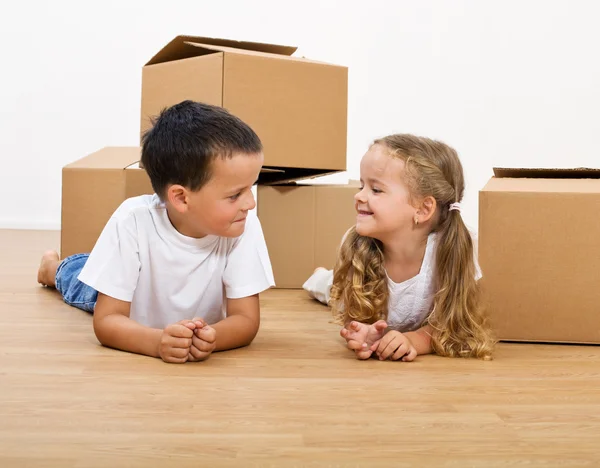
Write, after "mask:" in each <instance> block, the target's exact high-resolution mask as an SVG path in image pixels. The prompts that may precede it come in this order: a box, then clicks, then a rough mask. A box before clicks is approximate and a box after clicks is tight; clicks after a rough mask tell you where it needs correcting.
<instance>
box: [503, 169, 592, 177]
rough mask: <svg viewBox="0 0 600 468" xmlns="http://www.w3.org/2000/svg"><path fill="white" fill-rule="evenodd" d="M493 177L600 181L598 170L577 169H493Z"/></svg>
mask: <svg viewBox="0 0 600 468" xmlns="http://www.w3.org/2000/svg"><path fill="white" fill-rule="evenodd" d="M494 176H496V177H503V178H514V179H521V178H526V179H600V169H593V168H589V167H577V168H568V169H564V168H508V167H495V168H494Z"/></svg>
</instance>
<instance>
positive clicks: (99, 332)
mask: <svg viewBox="0 0 600 468" xmlns="http://www.w3.org/2000/svg"><path fill="white" fill-rule="evenodd" d="M104 319H105V317H101V318H98V317H96V316H94V319H93V326H94V335H96V339H97V340H98V341H99V342H100V344H101V345H102V346H107V345H108V341H107V340H108V336H109V333H107V330H106V328H107V327H106V320H104Z"/></svg>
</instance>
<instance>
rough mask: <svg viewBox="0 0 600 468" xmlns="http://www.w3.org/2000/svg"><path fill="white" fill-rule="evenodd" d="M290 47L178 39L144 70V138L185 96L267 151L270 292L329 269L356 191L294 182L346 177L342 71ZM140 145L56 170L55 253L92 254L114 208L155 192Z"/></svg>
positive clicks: (262, 187) (263, 188)
mask: <svg viewBox="0 0 600 468" xmlns="http://www.w3.org/2000/svg"><path fill="white" fill-rule="evenodd" d="M295 50H296V49H295V48H294V47H287V46H280V45H273V44H258V43H251V42H239V41H231V40H224V39H214V38H206V37H192V36H178V37H176V38H175V39H173V40H172V41H171V42H170V43H169V44H167V45H166V46H165V47H163V48H162V49H161V50H160V51H159V52H158V53H157V54H156V55H155V56H154V57H153V58H152V59H151V60H150V61H149V62H148V63H147V64H146V65H145V66H144V67H143V69H142V104H141V124H140V128H141V131H142V132H144V131H145V130H146V129H148V128H149V127H150V125H151V118H152V117H154V116H156V115H157V114H158V113H159V112H160V111H161V110H162V109H164V108H165V107H169V106H171V105H173V104H176V103H178V102H181V101H183V100H185V99H191V100H195V101H201V102H205V103H208V104H213V105H219V106H223V107H225V108H226V109H228V110H229V111H230V112H231V113H233V114H235V115H237V116H238V117H240V118H241V119H242V120H244V121H245V122H246V123H248V124H249V125H250V126H251V127H252V128H253V129H254V130H255V131H256V133H257V134H258V136H259V137H260V138H261V140H262V142H263V145H264V154H265V163H264V170H263V171H262V172H261V175H260V177H259V181H258V184H259V187H258V190H257V192H258V193H257V199H258V200H257V203H258V206H257V213H258V216H259V218H260V220H261V223H262V226H263V230H264V233H265V239H266V242H267V246H268V248H269V254H270V256H271V260H272V263H273V270H274V274H275V281H276V283H277V287H284V288H299V287H301V286H302V283H303V282H304V281H305V280H306V279H307V278H308V277H309V276H310V274H311V273H312V271H313V270H314V269H315V268H316V267H317V266H325V267H328V268H332V267H333V264H334V261H335V256H336V250H337V248H338V246H339V243H340V241H341V238H342V236H343V234H344V232H346V230H347V229H348V228H349V227H350V226H352V225H353V223H354V219H355V211H354V204H353V198H352V197H353V195H354V193H355V192H356V186H354V185H338V186H323V185H315V186H312V185H296V184H295V183H294V182H295V181H297V180H301V179H310V178H313V177H316V176H320V175H325V174H331V173H335V172H340V171H345V170H346V139H347V138H346V137H347V133H346V129H347V99H348V70H347V68H346V67H342V66H337V65H330V64H326V63H320V62H315V61H311V60H308V59H305V58H298V57H293V56H292V54H293V53H294V52H295ZM139 159H140V149H139V148H138V147H125V148H119V147H111V148H104V149H102V150H100V151H98V152H96V153H94V154H91V155H89V156H87V157H85V158H83V159H80V160H78V161H76V162H74V163H72V164H69V165H68V166H66V167H64V168H63V192H62V237H61V256H62V257H65V256H68V255H71V254H74V253H79V252H89V251H90V250H91V249H92V247H93V246H94V243H95V242H96V240H97V238H98V236H99V235H100V232H101V231H102V228H103V227H104V225H105V223H106V222H107V221H108V219H109V217H110V215H111V214H112V213H113V212H114V210H115V209H116V208H117V207H118V206H119V204H120V203H121V202H122V201H123V200H125V199H126V198H128V197H132V196H136V195H141V194H146V193H153V192H152V187H151V186H150V181H149V179H148V177H147V175H146V173H145V171H144V170H143V169H141V168H139V164H138V162H139Z"/></svg>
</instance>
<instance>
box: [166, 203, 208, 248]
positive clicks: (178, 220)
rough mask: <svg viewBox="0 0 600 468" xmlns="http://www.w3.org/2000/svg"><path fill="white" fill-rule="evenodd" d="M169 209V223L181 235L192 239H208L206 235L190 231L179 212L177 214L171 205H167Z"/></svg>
mask: <svg viewBox="0 0 600 468" xmlns="http://www.w3.org/2000/svg"><path fill="white" fill-rule="evenodd" d="M165 206H166V208H167V216H168V217H169V221H170V222H171V226H173V228H174V229H175V230H176V231H177V232H178V233H179V234H181V235H183V236H186V237H191V238H194V239H201V238H203V237H206V234H202V235H199V234H198V233H194V232H192V231H191V229H189V228H188V227H187V225H186V223H185V219H184V217H183V216H181V214H180V213H179V212H177V211H176V210H175V209H174V208H173V207H172V206H170V204H169V203H165Z"/></svg>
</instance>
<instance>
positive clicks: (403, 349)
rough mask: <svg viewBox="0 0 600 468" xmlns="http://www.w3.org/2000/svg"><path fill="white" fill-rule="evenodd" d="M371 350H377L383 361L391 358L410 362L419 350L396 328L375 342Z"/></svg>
mask: <svg viewBox="0 0 600 468" xmlns="http://www.w3.org/2000/svg"><path fill="white" fill-rule="evenodd" d="M370 350H371V351H374V352H376V353H377V356H379V359H380V360H382V361H383V360H385V359H390V360H391V361H398V360H402V361H405V362H408V361H413V360H414V359H415V358H416V357H417V350H416V349H415V347H414V346H413V344H412V342H411V341H410V339H409V338H408V337H407V336H406V335H403V334H402V333H400V332H399V331H395V330H391V331H389V332H388V333H387V334H386V335H385V336H384V337H383V338H382V339H381V340H380V341H379V342H378V343H375V344H373V345H372V346H371V348H370Z"/></svg>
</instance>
